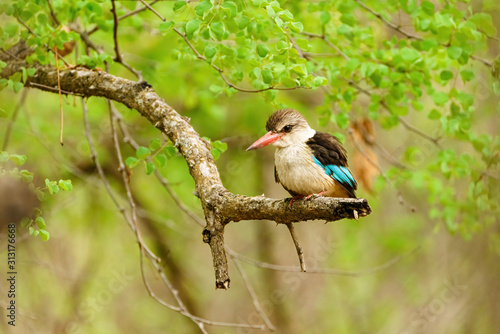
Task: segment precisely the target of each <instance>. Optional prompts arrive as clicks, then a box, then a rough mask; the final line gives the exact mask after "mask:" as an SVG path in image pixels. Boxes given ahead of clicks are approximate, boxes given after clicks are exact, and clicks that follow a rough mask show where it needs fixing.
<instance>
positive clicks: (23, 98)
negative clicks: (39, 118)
mask: <svg viewBox="0 0 500 334" xmlns="http://www.w3.org/2000/svg"><path fill="white" fill-rule="evenodd" d="M27 95H28V90H27V89H24V90H23V92H22V95H21V98H20V99H19V102H18V103H17V106H16V108H15V109H14V111H13V112H12V118H11V119H10V121H9V124H7V128H6V129H5V135H4V137H3V143H2V151H6V150H7V146H8V145H9V139H10V134H11V132H12V127H13V126H14V123H15V122H16V120H17V115H18V114H19V110H20V109H21V108H22V106H23V105H24V102H26V96H27Z"/></svg>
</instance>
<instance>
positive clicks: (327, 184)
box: [274, 144, 335, 195]
mask: <svg viewBox="0 0 500 334" xmlns="http://www.w3.org/2000/svg"><path fill="white" fill-rule="evenodd" d="M274 158H275V164H276V172H277V174H278V178H279V180H280V183H281V184H282V185H283V186H284V187H285V188H286V189H288V190H290V191H293V192H294V193H297V194H300V195H310V194H317V193H319V192H322V191H325V190H329V189H333V188H334V187H335V181H334V180H333V179H332V178H331V177H330V176H328V175H326V174H325V172H324V171H323V169H322V168H321V167H319V166H318V165H317V164H316V163H314V161H313V159H312V152H311V151H310V149H309V147H308V146H307V145H306V144H303V145H290V146H287V147H284V148H278V149H277V150H276V153H275V157H274Z"/></svg>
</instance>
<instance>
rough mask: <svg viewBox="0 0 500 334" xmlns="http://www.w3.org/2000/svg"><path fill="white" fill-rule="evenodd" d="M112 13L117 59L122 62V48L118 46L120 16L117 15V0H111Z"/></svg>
mask: <svg viewBox="0 0 500 334" xmlns="http://www.w3.org/2000/svg"><path fill="white" fill-rule="evenodd" d="M111 13H113V41H114V42H115V43H114V45H115V47H114V48H115V59H114V60H115V61H116V62H121V61H122V56H121V55H120V48H119V47H118V17H117V16H116V5H115V0H111Z"/></svg>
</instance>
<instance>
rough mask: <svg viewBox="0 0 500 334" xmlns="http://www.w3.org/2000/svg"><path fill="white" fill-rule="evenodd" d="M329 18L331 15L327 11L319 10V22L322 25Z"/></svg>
mask: <svg viewBox="0 0 500 334" xmlns="http://www.w3.org/2000/svg"><path fill="white" fill-rule="evenodd" d="M331 18H332V16H331V15H330V13H329V12H321V13H320V14H319V22H320V23H321V24H323V25H325V24H327V23H328V22H329V21H330V19H331Z"/></svg>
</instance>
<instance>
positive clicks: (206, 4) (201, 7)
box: [194, 1, 212, 16]
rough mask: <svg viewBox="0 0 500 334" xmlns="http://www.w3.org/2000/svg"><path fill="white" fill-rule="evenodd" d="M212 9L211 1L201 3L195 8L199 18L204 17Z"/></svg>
mask: <svg viewBox="0 0 500 334" xmlns="http://www.w3.org/2000/svg"><path fill="white" fill-rule="evenodd" d="M210 8H212V3H211V2H210V1H201V2H200V3H199V4H198V5H197V6H196V8H195V10H194V12H195V13H196V15H198V16H203V14H204V13H205V12H206V11H207V10H209V9H210Z"/></svg>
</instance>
